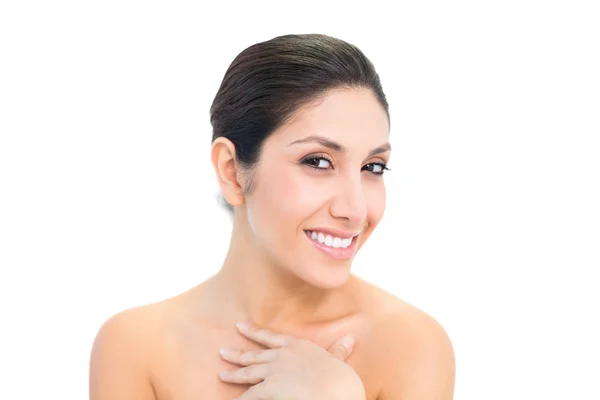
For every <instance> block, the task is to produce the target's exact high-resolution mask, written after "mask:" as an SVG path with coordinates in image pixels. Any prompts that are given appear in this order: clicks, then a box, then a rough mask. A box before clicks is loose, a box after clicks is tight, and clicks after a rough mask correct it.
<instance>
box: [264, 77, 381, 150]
mask: <svg viewBox="0 0 600 400" xmlns="http://www.w3.org/2000/svg"><path fill="white" fill-rule="evenodd" d="M309 135H320V136H326V137H328V138H330V139H332V140H335V141H337V142H339V143H342V144H345V145H348V146H349V147H352V144H353V143H355V144H357V145H366V146H372V145H373V144H376V145H379V144H381V143H383V142H385V141H387V139H388V137H389V122H388V117H387V113H386V112H385V110H384V108H383V106H382V105H381V103H380V102H379V100H378V99H377V97H376V96H375V94H374V93H373V92H372V91H371V90H370V89H365V88H357V89H335V90H331V91H329V92H327V94H326V95H325V96H322V97H321V98H319V100H318V101H316V102H314V103H311V104H309V105H308V106H305V107H303V108H301V109H300V110H299V111H298V112H297V113H296V114H295V115H294V117H293V118H292V119H291V120H290V121H289V122H288V123H287V124H286V125H284V126H283V127H281V128H280V129H278V130H277V132H276V134H275V135H272V136H273V141H275V142H280V143H285V144H287V143H289V142H291V141H293V140H296V139H298V138H300V137H302V136H309Z"/></svg>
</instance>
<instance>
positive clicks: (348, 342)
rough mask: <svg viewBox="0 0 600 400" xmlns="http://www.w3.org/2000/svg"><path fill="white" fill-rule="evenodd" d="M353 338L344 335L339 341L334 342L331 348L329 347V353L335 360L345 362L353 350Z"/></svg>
mask: <svg viewBox="0 0 600 400" xmlns="http://www.w3.org/2000/svg"><path fill="white" fill-rule="evenodd" d="M354 342H355V339H354V336H352V335H345V336H343V337H341V338H340V339H338V340H336V341H335V342H334V343H333V344H332V345H331V346H329V349H328V351H329V353H330V354H331V355H332V356H334V357H335V358H337V359H339V360H341V361H346V359H347V358H348V357H349V356H350V354H351V353H352V349H353V348H354Z"/></svg>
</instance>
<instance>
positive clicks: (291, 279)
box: [210, 223, 351, 330]
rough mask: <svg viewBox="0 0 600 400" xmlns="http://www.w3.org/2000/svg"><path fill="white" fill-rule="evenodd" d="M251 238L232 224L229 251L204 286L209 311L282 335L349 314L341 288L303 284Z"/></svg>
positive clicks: (238, 224)
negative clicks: (207, 296)
mask: <svg viewBox="0 0 600 400" xmlns="http://www.w3.org/2000/svg"><path fill="white" fill-rule="evenodd" d="M253 237H254V236H253V235H252V233H251V232H250V231H249V228H248V226H247V224H241V223H234V228H233V233H232V236H231V242H230V247H229V251H228V253H227V256H226V258H225V261H224V263H223V265H222V268H221V270H220V271H219V272H218V273H217V274H216V275H215V276H214V277H213V278H212V279H211V284H210V286H211V290H210V298H211V304H212V305H213V307H214V309H220V310H222V311H225V310H227V311H226V312H223V314H222V315H221V316H226V318H227V317H233V318H235V319H236V320H244V319H250V320H251V321H253V322H255V323H256V324H258V325H260V326H264V327H269V328H271V329H279V330H286V329H288V328H290V327H301V326H309V325H315V324H319V323H325V322H328V321H332V320H335V319H339V318H343V317H344V316H346V315H348V314H349V313H350V308H351V303H350V302H349V301H348V300H349V299H347V298H344V297H345V295H344V293H346V291H345V290H344V289H343V287H342V288H336V289H320V288H316V287H314V286H311V285H309V284H307V283H306V282H304V281H303V280H301V279H300V278H298V277H297V276H295V275H294V274H292V273H291V272H289V271H288V270H286V268H285V267H283V266H280V265H277V264H276V262H275V261H274V260H272V259H269V257H268V255H266V253H265V252H264V251H261V249H260V248H259V246H258V245H257V244H256V243H254V242H253V241H252V239H249V238H253ZM350 281H351V280H349V282H348V283H347V284H346V285H344V287H345V286H347V285H348V284H349V283H350ZM217 304H218V306H217ZM344 314H346V315H344Z"/></svg>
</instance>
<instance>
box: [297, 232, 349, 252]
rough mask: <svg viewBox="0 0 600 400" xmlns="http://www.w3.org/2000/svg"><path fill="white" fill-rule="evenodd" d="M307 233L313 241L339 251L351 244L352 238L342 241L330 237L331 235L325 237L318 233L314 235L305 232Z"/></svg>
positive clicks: (313, 233)
mask: <svg viewBox="0 0 600 400" xmlns="http://www.w3.org/2000/svg"><path fill="white" fill-rule="evenodd" d="M307 233H308V235H309V236H310V237H311V238H312V239H313V240H316V241H318V242H319V243H323V244H324V245H325V246H329V247H333V248H336V249H339V248H342V249H345V248H346V247H348V246H350V244H351V243H352V238H345V239H342V238H339V237H335V236H331V235H327V236H326V235H324V234H323V233H320V232H319V233H316V232H311V231H307Z"/></svg>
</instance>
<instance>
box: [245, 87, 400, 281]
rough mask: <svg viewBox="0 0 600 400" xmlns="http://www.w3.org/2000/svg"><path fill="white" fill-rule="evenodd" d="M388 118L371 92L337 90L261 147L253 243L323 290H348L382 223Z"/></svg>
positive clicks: (252, 198)
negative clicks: (358, 257) (356, 262)
mask: <svg viewBox="0 0 600 400" xmlns="http://www.w3.org/2000/svg"><path fill="white" fill-rule="evenodd" d="M388 140H389V125H388V118H387V114H386V112H385V111H384V109H383V107H382V106H381V104H380V103H379V101H378V100H377V98H376V97H375V95H374V94H373V93H372V92H371V90H369V89H345V90H342V89H339V90H333V91H330V92H329V93H328V95H327V96H326V97H324V98H323V99H322V100H320V101H319V102H317V103H315V104H314V105H311V106H308V107H306V108H304V109H302V110H301V111H299V112H298V113H297V114H296V116H295V117H294V119H293V120H292V121H291V122H290V123H288V124H287V125H285V126H284V127H282V128H280V129H279V130H277V131H276V132H274V133H273V134H272V135H271V136H270V137H269V138H268V139H267V140H266V141H265V143H264V145H263V148H262V151H261V157H260V161H259V163H258V165H257V166H256V170H255V172H254V173H255V175H254V188H253V190H252V191H251V193H250V194H249V195H248V196H247V198H246V206H247V217H248V222H249V225H250V228H251V230H252V231H253V233H254V234H255V235H256V238H255V239H256V242H257V243H259V245H260V246H261V247H262V250H263V251H264V252H266V254H267V255H268V257H269V258H270V259H272V260H273V261H274V262H275V263H276V264H277V265H278V266H280V267H281V268H286V269H287V270H289V272H291V273H293V274H294V275H296V276H298V277H299V278H301V279H302V280H304V281H305V282H307V283H309V284H311V285H313V286H316V287H320V288H332V287H336V286H339V285H341V284H343V283H344V282H345V281H346V279H347V278H348V276H349V273H350V265H351V263H352V260H353V258H354V255H355V254H356V252H357V250H358V249H359V248H360V247H361V246H362V245H363V244H364V243H365V241H366V240H367V238H368V237H369V236H370V234H371V233H372V232H373V230H374V229H375V227H376V226H377V224H378V223H379V221H380V220H381V218H382V216H383V213H384V209H385V201H386V193H385V185H384V179H383V176H382V172H384V169H385V165H386V164H387V162H388V160H389V157H390V147H389V142H388Z"/></svg>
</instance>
